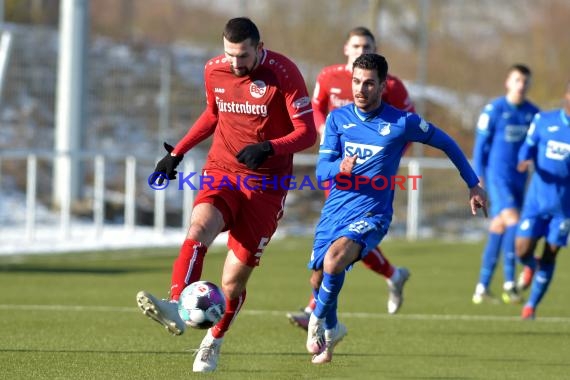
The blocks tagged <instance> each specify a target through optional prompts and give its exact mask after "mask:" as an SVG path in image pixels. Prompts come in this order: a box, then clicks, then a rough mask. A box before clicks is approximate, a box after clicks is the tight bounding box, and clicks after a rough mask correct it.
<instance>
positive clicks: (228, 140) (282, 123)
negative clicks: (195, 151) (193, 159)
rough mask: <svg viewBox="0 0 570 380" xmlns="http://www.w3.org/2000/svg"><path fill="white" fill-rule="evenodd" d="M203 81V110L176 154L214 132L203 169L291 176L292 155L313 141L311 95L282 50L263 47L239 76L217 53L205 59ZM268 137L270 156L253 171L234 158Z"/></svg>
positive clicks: (257, 176) (297, 71)
mask: <svg viewBox="0 0 570 380" xmlns="http://www.w3.org/2000/svg"><path fill="white" fill-rule="evenodd" d="M204 83H205V87H206V100H207V106H206V109H205V110H204V112H203V113H202V115H201V116H200V117H199V118H198V120H197V121H196V122H195V123H194V125H193V127H192V128H191V129H190V130H189V131H188V133H187V134H186V136H185V137H184V138H183V139H182V140H181V141H180V142H179V143H178V144H177V145H176V148H175V149H174V153H176V154H184V153H185V152H187V151H188V150H189V149H191V148H192V147H194V146H195V145H196V144H198V143H199V142H200V141H203V140H204V139H206V138H207V137H208V136H210V135H211V134H212V133H213V134H214V138H213V141H212V146H211V148H210V151H209V153H208V157H207V159H206V163H205V165H204V169H205V170H207V169H213V168H215V169H221V170H223V171H225V172H228V174H240V175H242V176H247V175H251V176H254V177H255V178H259V177H261V176H264V175H271V176H282V175H290V174H291V172H292V165H293V153H295V152H299V151H301V150H303V149H306V148H309V147H311V146H312V145H313V144H314V142H315V140H316V129H315V123H314V120H313V114H312V112H313V110H312V107H311V99H310V97H309V94H308V91H307V87H306V85H305V81H304V79H303V77H302V75H301V73H300V72H299V69H298V68H297V66H296V65H295V64H294V63H293V62H292V61H291V60H289V59H288V58H287V57H285V56H283V55H281V54H278V53H275V52H272V51H269V50H263V51H262V55H261V57H260V62H259V65H258V66H257V67H256V68H255V69H254V70H253V71H252V72H251V73H250V74H249V75H246V76H243V77H238V76H236V75H235V74H233V72H232V71H231V69H230V64H229V62H228V61H227V60H226V58H225V57H224V56H223V55H220V56H218V57H215V58H212V59H211V60H210V61H208V62H207V63H206V67H205V71H204ZM266 140H269V141H271V145H272V146H273V151H274V155H272V156H270V157H269V158H268V159H267V160H266V161H265V162H264V163H263V164H262V165H261V166H260V167H259V168H258V169H257V170H251V169H249V168H247V166H245V165H244V164H241V163H239V162H238V161H237V158H236V154H237V153H238V152H239V151H240V150H241V149H242V148H243V147H245V146H246V145H249V144H255V143H259V142H262V141H266Z"/></svg>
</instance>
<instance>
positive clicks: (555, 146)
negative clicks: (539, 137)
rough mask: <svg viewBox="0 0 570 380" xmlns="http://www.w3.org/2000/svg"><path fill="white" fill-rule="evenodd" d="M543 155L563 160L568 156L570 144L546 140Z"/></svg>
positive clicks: (569, 154)
mask: <svg viewBox="0 0 570 380" xmlns="http://www.w3.org/2000/svg"><path fill="white" fill-rule="evenodd" d="M545 155H546V158H550V159H551V160H556V161H564V160H566V158H568V157H570V144H566V143H563V142H560V141H554V140H548V142H547V143H546V152H545Z"/></svg>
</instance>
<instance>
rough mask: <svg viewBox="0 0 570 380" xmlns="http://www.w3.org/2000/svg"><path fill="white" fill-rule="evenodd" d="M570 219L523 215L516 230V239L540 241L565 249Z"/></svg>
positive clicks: (569, 230) (569, 229)
mask: <svg viewBox="0 0 570 380" xmlns="http://www.w3.org/2000/svg"><path fill="white" fill-rule="evenodd" d="M569 232H570V218H565V217H563V216H552V215H542V214H540V215H539V214H536V215H532V214H530V213H524V214H523V215H522V216H521V221H520V223H519V226H518V229H517V237H525V238H530V239H540V238H542V237H544V238H545V239H546V241H547V242H548V243H550V244H553V245H556V246H559V247H565V246H566V245H567V244H568V234H569Z"/></svg>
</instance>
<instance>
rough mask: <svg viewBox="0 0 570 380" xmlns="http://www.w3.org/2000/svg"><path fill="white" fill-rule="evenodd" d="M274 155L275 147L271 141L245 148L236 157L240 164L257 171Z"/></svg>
mask: <svg viewBox="0 0 570 380" xmlns="http://www.w3.org/2000/svg"><path fill="white" fill-rule="evenodd" d="M273 153H274V151H273V146H271V143H270V142H269V141H264V142H261V143H257V144H251V145H248V146H246V147H244V148H243V149H242V150H240V151H239V153H238V154H237V155H236V157H237V159H238V161H239V162H241V163H242V164H245V165H246V166H247V167H248V168H250V169H251V170H255V169H257V168H258V167H260V166H261V164H263V163H264V162H265V160H267V157H269V156H271V155H272V154H273Z"/></svg>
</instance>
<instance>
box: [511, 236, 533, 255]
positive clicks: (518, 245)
mask: <svg viewBox="0 0 570 380" xmlns="http://www.w3.org/2000/svg"><path fill="white" fill-rule="evenodd" d="M533 250H534V244H533V243H532V240H531V239H528V238H516V239H515V254H516V255H517V257H518V258H521V259H522V258H525V257H528V256H530V255H532V254H533Z"/></svg>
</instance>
